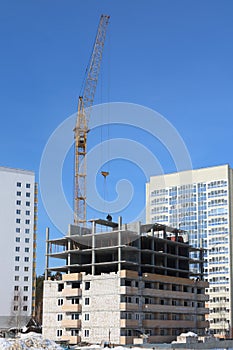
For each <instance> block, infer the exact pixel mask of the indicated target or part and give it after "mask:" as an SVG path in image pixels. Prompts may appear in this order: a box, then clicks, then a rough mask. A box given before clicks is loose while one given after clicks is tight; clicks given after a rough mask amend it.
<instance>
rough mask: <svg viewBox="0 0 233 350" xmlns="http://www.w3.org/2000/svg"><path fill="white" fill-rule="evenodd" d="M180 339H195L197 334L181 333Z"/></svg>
mask: <svg viewBox="0 0 233 350" xmlns="http://www.w3.org/2000/svg"><path fill="white" fill-rule="evenodd" d="M180 337H197V334H196V333H193V332H187V333H181V334H180Z"/></svg>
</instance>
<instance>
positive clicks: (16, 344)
mask: <svg viewBox="0 0 233 350" xmlns="http://www.w3.org/2000/svg"><path fill="white" fill-rule="evenodd" d="M32 349H36V350H45V349H46V350H62V349H63V348H62V347H61V346H59V345H58V344H56V343H55V342H54V341H52V340H49V339H44V338H43V337H42V336H41V335H34V334H30V333H29V334H27V336H24V337H21V338H16V339H1V338H0V350H32Z"/></svg>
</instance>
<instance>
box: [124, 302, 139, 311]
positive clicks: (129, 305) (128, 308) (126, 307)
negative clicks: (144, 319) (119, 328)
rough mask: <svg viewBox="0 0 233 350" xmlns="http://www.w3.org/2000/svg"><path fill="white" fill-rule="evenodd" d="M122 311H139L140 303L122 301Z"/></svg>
mask: <svg viewBox="0 0 233 350" xmlns="http://www.w3.org/2000/svg"><path fill="white" fill-rule="evenodd" d="M120 310H121V311H138V304H133V303H120Z"/></svg>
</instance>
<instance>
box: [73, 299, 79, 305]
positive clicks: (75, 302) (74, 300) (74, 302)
mask: <svg viewBox="0 0 233 350" xmlns="http://www.w3.org/2000/svg"><path fill="white" fill-rule="evenodd" d="M71 304H79V299H78V298H72V299H71Z"/></svg>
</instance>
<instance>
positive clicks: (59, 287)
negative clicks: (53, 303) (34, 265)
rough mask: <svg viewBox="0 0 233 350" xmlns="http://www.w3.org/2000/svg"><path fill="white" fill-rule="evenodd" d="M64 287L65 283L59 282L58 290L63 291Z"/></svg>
mask: <svg viewBox="0 0 233 350" xmlns="http://www.w3.org/2000/svg"><path fill="white" fill-rule="evenodd" d="M63 288H64V283H59V284H58V287H57V290H58V292H61V291H62V289H63Z"/></svg>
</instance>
